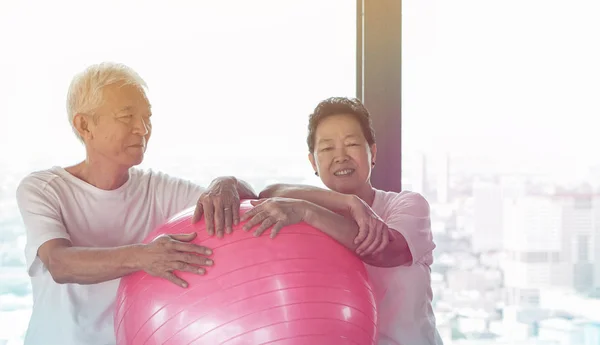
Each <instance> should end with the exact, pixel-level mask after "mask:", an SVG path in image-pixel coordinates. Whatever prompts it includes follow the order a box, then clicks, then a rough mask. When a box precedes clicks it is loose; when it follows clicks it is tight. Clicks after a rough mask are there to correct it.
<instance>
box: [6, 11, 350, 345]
mask: <svg viewBox="0 0 600 345" xmlns="http://www.w3.org/2000/svg"><path fill="white" fill-rule="evenodd" d="M0 42H2V52H3V53H2V54H0V76H1V77H0V111H1V112H2V113H1V115H0V116H1V118H2V124H3V125H2V126H0V153H1V154H0V157H2V162H3V163H2V164H0V229H1V232H0V253H2V254H0V280H1V281H2V284H1V287H0V324H2V325H3V326H2V330H1V331H0V343H4V342H7V343H9V344H17V343H19V342H21V339H22V336H23V334H24V331H25V329H26V327H27V322H28V317H29V316H28V313H29V310H30V308H31V295H30V287H29V279H28V277H27V275H26V272H25V268H24V260H23V246H24V233H23V226H22V224H21V219H20V215H19V213H18V209H17V207H16V203H15V198H14V195H15V189H16V186H17V184H18V183H19V181H20V180H21V178H22V177H24V176H25V175H26V174H27V173H29V172H31V171H33V170H38V169H46V168H49V167H51V166H52V165H62V166H66V165H69V164H75V163H77V162H78V161H79V160H81V159H83V158H84V156H83V154H84V152H83V149H82V147H81V145H79V143H78V142H77V140H76V138H75V136H74V135H73V134H72V132H71V129H70V127H69V124H68V122H67V116H66V111H65V102H66V100H65V97H66V92H67V88H68V85H69V83H70V80H71V78H72V76H73V75H74V73H76V72H78V71H80V70H82V69H83V68H85V67H86V66H87V65H89V64H93V63H98V62H101V61H104V60H111V61H117V62H122V63H125V64H127V65H129V66H131V67H132V68H134V69H135V70H136V71H137V72H138V73H140V75H141V76H142V77H143V78H144V79H145V80H146V82H147V83H148V85H149V89H150V91H149V96H150V100H151V102H152V104H153V113H154V115H153V129H154V132H153V137H152V140H151V141H150V144H149V148H148V154H147V157H146V160H145V162H144V164H143V167H152V168H154V169H159V170H163V171H165V172H168V173H170V174H173V175H179V176H182V177H186V178H190V179H192V180H195V181H196V182H198V183H200V184H204V185H206V184H208V183H209V182H210V180H212V179H213V178H214V177H216V176H219V175H236V176H239V177H241V178H243V179H245V180H247V181H248V182H250V183H251V184H252V185H253V186H254V187H255V188H256V189H258V190H260V189H262V188H263V187H264V186H265V185H267V184H269V183H273V182H277V181H281V182H292V183H294V182H295V183H308V184H320V181H319V180H318V179H317V178H316V177H315V176H314V175H313V173H312V169H311V167H310V164H309V162H308V160H307V148H306V142H305V138H306V132H307V121H308V114H309V113H310V112H311V111H312V110H313V108H314V107H315V106H316V104H317V103H318V102H319V101H320V100H322V99H324V98H327V97H330V96H354V95H355V92H356V4H355V3H354V2H353V1H347V0H326V1H324V0H295V1H290V0H287V1H266V0H261V1H246V0H236V1H226V2H225V1H209V0H201V1H200V0H199V1H173V2H168V3H167V2H144V4H143V6H142V5H141V4H140V3H138V2H133V1H128V2H116V1H114V2H111V1H109V2H103V5H102V6H98V4H91V3H82V2H78V1H68V0H57V1H52V2H47V3H41V2H39V3H35V5H31V4H29V3H28V2H22V1H18V0H8V1H2V2H0ZM7 162H10V164H6V163H7ZM5 282H9V283H8V284H5Z"/></svg>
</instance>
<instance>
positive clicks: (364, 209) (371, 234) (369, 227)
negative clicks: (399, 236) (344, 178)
mask: <svg viewBox="0 0 600 345" xmlns="http://www.w3.org/2000/svg"><path fill="white" fill-rule="evenodd" d="M348 213H349V214H350V216H351V217H352V218H353V219H354V221H355V222H356V224H358V235H357V236H356V238H355V239H354V243H355V244H358V245H359V246H358V248H356V253H357V254H358V255H361V256H367V255H377V254H379V253H381V252H382V251H383V250H384V249H385V247H386V246H387V245H388V243H389V242H390V239H389V229H388V227H387V225H386V224H385V222H384V221H383V220H382V219H381V218H380V217H379V216H378V215H377V214H376V213H375V212H374V211H373V210H372V209H371V207H369V205H367V203H366V202H364V201H363V200H362V199H361V198H359V197H357V196H355V195H352V196H350V197H349V201H348Z"/></svg>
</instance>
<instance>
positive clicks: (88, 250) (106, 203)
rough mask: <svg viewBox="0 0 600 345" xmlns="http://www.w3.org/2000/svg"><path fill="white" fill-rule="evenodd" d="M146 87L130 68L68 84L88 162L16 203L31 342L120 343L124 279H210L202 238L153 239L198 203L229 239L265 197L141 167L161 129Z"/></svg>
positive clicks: (225, 180) (54, 172) (97, 71)
mask: <svg viewBox="0 0 600 345" xmlns="http://www.w3.org/2000/svg"><path fill="white" fill-rule="evenodd" d="M145 89H146V84H145V82H144V81H143V80H142V78H140V76H139V75H138V74H137V73H135V72H134V71H133V70H132V69H130V68H128V67H127V66H123V65H119V64H112V63H102V64H99V65H94V66H91V67H89V68H87V69H86V70H85V71H83V72H82V73H81V74H79V75H77V76H76V77H75V78H74V79H73V81H72V83H71V85H70V88H69V92H68V101H67V112H68V117H69V122H70V124H71V126H72V127H73V130H74V132H75V134H76V135H77V137H78V138H79V140H80V141H81V142H82V143H83V144H84V145H85V149H86V157H85V160H84V161H82V162H81V163H79V164H76V165H73V166H69V167H65V168H62V167H52V168H50V169H47V170H43V171H37V172H34V173H31V174H30V175H28V176H27V177H25V178H24V179H23V180H22V182H21V183H20V185H19V187H18V190H17V201H18V205H19V209H20V211H21V214H22V217H23V221H24V223H25V229H26V233H27V244H26V248H25V256H26V260H27V267H28V273H29V275H30V276H31V280H32V285H33V295H34V304H33V312H32V315H31V320H30V323H29V328H28V331H27V335H26V338H25V344H32V345H34V344H35V345H37V344H61V345H81V344H98V345H107V344H114V343H115V338H114V329H113V317H112V315H113V309H114V307H115V305H114V304H115V298H116V290H117V286H118V284H119V279H118V278H119V277H122V276H124V275H127V274H129V273H132V272H135V271H140V270H143V271H146V272H147V273H149V274H151V275H154V276H159V277H163V278H165V279H168V280H170V281H172V282H173V283H175V284H178V285H180V286H182V287H186V286H187V283H186V282H185V281H183V280H182V279H180V278H179V277H177V276H176V275H175V274H174V273H173V271H174V270H178V271H188V272H195V273H198V274H203V273H204V272H205V268H204V267H206V266H210V265H211V264H212V261H211V259H210V258H209V257H210V255H211V250H210V248H205V247H201V246H197V245H194V244H192V243H189V242H190V241H191V240H193V239H194V237H195V234H194V233H190V234H185V235H178V236H162V237H159V238H157V239H155V240H154V241H153V242H151V243H149V244H141V242H142V240H143V239H144V238H145V237H146V235H147V234H148V233H149V232H151V231H152V230H153V229H154V228H156V227H157V226H158V225H160V224H161V223H163V222H164V221H165V220H167V219H168V218H170V217H171V216H173V215H174V214H175V213H177V212H179V211H181V210H183V209H185V208H187V207H191V206H193V205H194V204H196V205H197V206H196V213H195V215H194V220H195V221H197V220H198V219H199V218H200V217H201V216H202V215H204V216H205V219H206V222H207V227H208V231H209V232H214V231H215V230H216V232H217V234H218V235H220V236H222V234H223V232H224V231H227V232H230V231H231V228H232V226H233V225H235V224H237V223H238V222H239V212H238V211H239V206H240V198H256V196H255V194H254V192H253V191H252V190H251V188H250V187H248V185H247V184H245V183H244V182H242V181H239V180H236V179H235V178H233V177H221V178H217V179H215V180H214V181H213V182H212V183H211V185H210V186H209V187H208V188H207V189H205V188H202V187H200V186H198V185H195V184H193V183H191V182H189V181H186V180H183V179H179V178H176V177H172V176H169V175H166V174H164V173H160V172H154V171H143V170H140V169H137V168H135V166H136V165H138V164H140V163H141V162H142V160H143V158H144V153H145V152H146V148H147V145H148V141H149V140H150V135H151V133H152V125H151V116H152V114H151V107H150V102H149V100H148V98H147V97H146V92H145Z"/></svg>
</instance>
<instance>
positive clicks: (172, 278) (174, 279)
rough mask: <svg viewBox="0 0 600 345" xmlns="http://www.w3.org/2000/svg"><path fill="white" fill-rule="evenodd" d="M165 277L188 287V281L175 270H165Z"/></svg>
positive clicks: (176, 283) (183, 286)
mask: <svg viewBox="0 0 600 345" xmlns="http://www.w3.org/2000/svg"><path fill="white" fill-rule="evenodd" d="M163 278H164V279H167V280H168V281H170V282H172V283H173V284H175V285H178V286H181V287H182V288H186V287H188V283H187V282H186V281H185V280H183V279H181V278H179V277H178V276H176V275H175V273H173V272H165V273H164V275H163Z"/></svg>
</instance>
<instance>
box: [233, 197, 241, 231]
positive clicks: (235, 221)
mask: <svg viewBox="0 0 600 345" xmlns="http://www.w3.org/2000/svg"><path fill="white" fill-rule="evenodd" d="M232 213H233V225H238V224H240V201H239V200H237V202H235V203H234V204H233V211H232Z"/></svg>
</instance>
